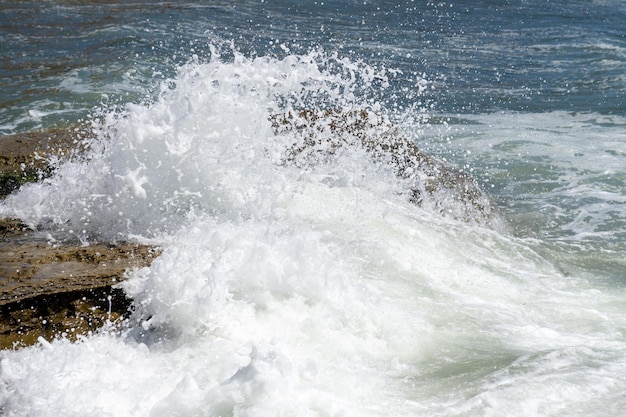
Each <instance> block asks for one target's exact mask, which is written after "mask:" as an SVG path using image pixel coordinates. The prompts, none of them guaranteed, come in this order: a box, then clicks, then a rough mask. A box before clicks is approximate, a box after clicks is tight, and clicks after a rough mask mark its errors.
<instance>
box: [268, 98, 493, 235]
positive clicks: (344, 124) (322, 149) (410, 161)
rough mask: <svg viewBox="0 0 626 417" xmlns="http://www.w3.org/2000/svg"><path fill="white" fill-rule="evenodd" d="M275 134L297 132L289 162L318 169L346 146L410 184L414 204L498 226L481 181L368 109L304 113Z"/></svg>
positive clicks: (276, 121)
mask: <svg viewBox="0 0 626 417" xmlns="http://www.w3.org/2000/svg"><path fill="white" fill-rule="evenodd" d="M271 122H272V126H273V128H274V131H275V133H276V134H278V135H279V134H282V133H285V132H295V133H296V135H297V136H299V141H298V142H297V143H294V144H293V146H292V147H291V148H289V149H288V150H287V152H286V154H285V159H284V161H285V163H293V164H295V165H297V166H305V165H308V164H317V163H319V162H320V161H323V160H326V159H327V157H328V156H329V155H333V154H335V153H337V152H339V151H341V150H342V149H343V148H345V147H359V148H361V149H363V150H364V151H365V152H366V153H367V155H369V157H370V158H372V160H373V161H374V162H375V163H378V164H384V165H387V166H388V167H390V168H391V170H392V171H393V172H394V173H395V175H396V176H397V177H398V178H399V179H400V180H402V181H403V182H404V183H405V184H407V194H408V196H409V199H410V200H411V201H412V202H413V203H415V204H417V205H426V204H429V205H431V206H433V207H434V208H435V209H436V210H439V211H440V212H441V213H442V214H444V215H449V216H452V217H454V218H456V219H458V220H463V221H466V222H473V223H479V224H485V225H490V224H491V223H492V222H496V221H497V216H496V215H495V212H494V208H493V206H492V204H491V200H490V198H489V196H488V195H487V193H486V192H485V191H484V190H483V189H482V188H481V186H480V185H479V184H478V182H477V181H476V179H475V178H474V177H473V176H472V175H470V174H468V173H466V172H464V171H462V170H460V169H458V168H456V167H454V166H453V165H452V164H449V163H447V162H445V161H442V160H439V159H437V158H434V157H432V156H430V155H428V154H426V153H424V152H422V151H421V150H420V149H419V148H418V147H417V145H416V144H415V143H413V142H412V141H411V140H410V139H408V138H407V136H406V135H405V134H403V132H402V130H401V129H399V128H398V127H396V126H394V125H393V124H392V123H391V122H390V121H389V120H387V119H385V118H384V117H382V116H381V115H379V114H376V113H374V112H371V111H366V110H353V111H341V110H333V109H331V110H320V111H312V110H302V111H299V112H287V113H283V114H276V115H273V116H272V117H271Z"/></svg>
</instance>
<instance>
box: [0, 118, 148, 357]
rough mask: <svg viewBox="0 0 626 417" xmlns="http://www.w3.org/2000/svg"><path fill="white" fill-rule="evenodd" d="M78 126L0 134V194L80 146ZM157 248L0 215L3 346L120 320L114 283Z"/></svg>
mask: <svg viewBox="0 0 626 417" xmlns="http://www.w3.org/2000/svg"><path fill="white" fill-rule="evenodd" d="M80 132H81V131H80V130H75V129H72V130H54V131H50V132H34V133H28V134H24V135H10V136H4V137H0V198H3V197H4V196H6V194H8V193H9V192H11V191H13V190H15V189H16V188H18V187H19V186H20V185H21V184H23V183H24V182H28V181H33V180H37V179H40V178H43V177H45V176H47V175H49V174H50V172H51V168H50V167H49V166H48V165H47V162H46V161H47V160H49V159H50V157H53V158H54V157H58V158H61V157H67V156H70V155H71V154H72V153H74V152H75V151H76V150H77V149H80V146H81V145H80V138H81V133H80ZM157 254H158V251H157V250H156V249H154V248H152V247H149V246H143V245H138V244H135V243H118V244H115V245H111V244H90V245H89V246H83V245H81V243H80V242H73V241H71V240H70V241H55V240H51V239H49V236H47V234H46V233H44V232H41V231H37V230H32V229H30V228H29V227H27V226H26V225H25V224H23V223H22V222H21V221H20V220H19V219H0V349H11V348H13V349H14V348H19V347H23V346H28V345H32V344H34V343H36V342H37V340H38V339H39V338H40V337H43V338H44V339H46V340H52V339H54V338H56V337H67V338H69V339H76V338H78V337H79V336H80V335H86V334H88V333H89V332H93V331H95V330H96V329H98V328H100V327H102V326H103V325H104V324H105V323H107V322H117V321H119V320H121V319H123V318H124V317H125V316H127V315H128V313H129V308H130V305H131V303H130V300H128V299H127V298H126V296H125V295H124V293H123V291H122V290H120V289H118V288H115V284H117V283H119V282H120V281H122V280H123V279H124V278H125V272H126V271H127V270H128V269H130V268H136V267H141V266H147V265H149V264H150V263H151V261H152V259H154V258H155V257H156V256H157Z"/></svg>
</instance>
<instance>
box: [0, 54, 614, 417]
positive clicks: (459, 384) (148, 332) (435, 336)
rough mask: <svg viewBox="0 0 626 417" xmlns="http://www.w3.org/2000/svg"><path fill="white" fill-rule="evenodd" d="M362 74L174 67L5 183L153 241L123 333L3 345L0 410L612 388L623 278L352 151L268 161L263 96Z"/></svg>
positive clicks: (113, 411)
mask: <svg viewBox="0 0 626 417" xmlns="http://www.w3.org/2000/svg"><path fill="white" fill-rule="evenodd" d="M331 64H332V65H331ZM333 65H336V67H335V69H332V68H331V67H332V66H333ZM337 68H338V69H337ZM372 77H383V78H384V74H380V73H377V72H376V71H374V70H373V69H371V68H369V67H367V66H365V65H363V64H359V65H357V64H354V63H352V62H350V61H346V60H344V61H341V60H336V59H334V58H333V57H326V56H324V55H323V54H319V53H312V54H310V55H307V56H292V57H288V58H286V59H284V60H275V59H270V58H258V59H248V58H245V57H243V56H241V55H239V54H238V53H235V58H234V60H233V61H227V62H225V61H222V60H219V59H213V60H212V61H211V62H208V63H204V64H198V63H192V64H189V65H187V66H185V67H183V68H181V70H180V73H179V75H178V77H177V78H176V79H175V80H172V81H171V83H169V84H167V88H164V91H163V93H162V95H161V96H160V98H159V99H158V100H157V101H156V102H155V103H153V104H150V105H143V106H141V105H129V106H127V108H126V109H125V110H124V111H123V112H122V113H121V114H120V113H113V114H108V115H107V117H106V119H105V120H104V121H103V123H102V125H101V126H100V128H99V132H100V135H101V136H100V141H99V142H96V143H93V144H92V147H93V153H92V154H91V155H90V156H89V157H88V158H86V159H85V160H83V161H76V162H71V163H67V164H65V165H63V166H61V167H60V168H59V170H58V173H57V175H56V176H55V177H53V178H51V179H50V180H48V181H46V182H45V183H44V184H38V185H31V186H28V187H25V188H24V189H23V190H22V191H21V192H20V193H18V194H17V195H14V196H12V197H10V198H9V199H8V200H7V201H6V202H4V203H3V204H2V206H1V208H0V210H1V213H2V214H13V215H18V216H20V217H22V218H24V219H26V220H28V221H31V222H33V223H42V222H45V220H46V219H50V220H52V221H53V222H54V223H55V224H57V226H56V227H66V228H72V229H75V230H85V231H86V232H85V238H87V239H93V238H98V239H113V240H115V239H132V238H134V239H140V240H150V241H153V242H158V243H159V244H160V245H162V247H163V253H162V254H161V255H160V256H159V257H158V258H157V259H156V260H155V261H154V262H153V264H152V265H151V267H150V268H144V269H140V270H137V271H131V272H129V277H130V279H129V280H128V281H126V282H125V283H124V284H123V288H124V289H125V290H126V292H127V293H128V294H129V295H131V296H132V297H133V298H134V301H135V305H136V312H135V313H134V315H133V316H132V317H131V318H130V319H129V322H128V324H127V327H126V328H125V329H124V330H123V331H122V332H121V333H118V332H117V331H116V330H115V329H110V330H104V331H102V332H100V333H98V334H95V335H91V336H89V337H86V338H84V339H83V340H81V341H80V342H78V343H70V342H68V341H66V340H55V341H43V342H42V343H41V344H40V345H38V346H34V347H30V348H26V349H21V350H19V351H2V352H0V410H2V412H3V413H4V415H7V416H58V415H81V416H96V415H97V416H107V415H111V416H126V415H127V416H176V415H179V416H191V415H198V416H200V415H202V416H219V415H221V416H224V415H229V416H266V415H267V416H270V415H272V416H275V415H284V416H340V415H341V416H351V415H354V416H380V415H388V416H416V415H424V416H432V415H519V416H528V415H550V414H557V413H560V412H563V413H566V414H580V415H603V416H604V415H607V408H605V407H600V405H606V404H616V403H617V404H619V403H620V401H621V403H622V404H623V402H624V401H623V392H624V388H625V384H624V381H623V379H622V378H621V377H620V375H623V374H624V372H626V361H624V359H623V358H624V357H625V355H624V352H626V344H625V343H624V338H623V330H624V328H626V317H625V316H624V314H623V308H622V306H623V302H624V301H625V300H624V294H623V293H621V292H611V291H608V290H606V289H597V288H594V285H593V283H590V282H588V281H587V280H585V279H583V277H579V276H566V275H565V274H563V273H562V272H561V270H560V269H559V267H558V266H557V265H555V264H553V263H552V262H548V261H547V260H546V259H544V258H542V257H541V256H540V255H539V254H538V253H537V252H536V251H535V250H533V249H532V245H529V244H528V241H525V240H521V239H516V238H513V237H510V236H506V235H502V234H500V233H499V232H497V231H493V230H489V229H487V228H481V227H477V226H473V225H470V224H465V223H460V222H457V221H454V220H452V219H450V218H447V217H442V216H441V215H440V214H439V213H436V212H433V211H429V210H427V209H425V208H419V207H416V206H414V205H413V204H411V203H410V202H409V201H407V200H406V198H404V197H403V196H402V195H401V194H400V193H399V192H398V191H399V188H398V187H399V186H397V185H394V177H393V175H391V174H389V173H387V172H385V171H384V170H381V169H380V167H376V166H374V165H373V164H372V163H371V162H370V161H369V160H368V159H367V158H364V157H363V155H361V154H359V153H358V152H355V153H347V154H344V155H339V156H337V158H338V159H337V160H335V161H328V163H322V164H320V165H318V166H314V167H307V168H305V169H298V168H296V167H291V166H288V165H283V164H281V163H280V160H281V157H282V151H283V150H284V149H285V147H286V146H288V145H290V144H291V142H292V141H293V140H294V138H293V137H289V136H288V135H284V136H280V135H279V136H276V135H274V132H273V130H272V127H271V124H270V122H269V120H268V116H269V114H270V113H271V112H275V111H279V110H283V111H284V110H285V109H288V108H289V107H292V106H294V107H297V106H298V105H302V104H310V103H311V100H313V99H315V98H320V99H323V100H324V102H325V103H326V104H327V105H330V106H341V107H342V108H350V107H351V106H359V105H368V106H369V105H371V103H363V102H362V101H361V100H360V99H359V96H358V95H357V94H353V93H351V91H355V90H356V89H358V88H361V86H362V85H363V84H362V83H363V81H364V80H365V81H367V80H368V79H371V78H372ZM351 83H352V84H351ZM315 96H317V97H315ZM278 103H281V104H280V105H279V104H278ZM377 110H384V109H380V108H378V109H377ZM595 405H597V407H592V406H595ZM579 410H584V411H585V412H584V413H582V412H580V411H579ZM618 411H619V410H618V409H617V408H615V409H614V410H611V409H610V408H609V409H608V414H609V415H615V416H617V415H619V412H618Z"/></svg>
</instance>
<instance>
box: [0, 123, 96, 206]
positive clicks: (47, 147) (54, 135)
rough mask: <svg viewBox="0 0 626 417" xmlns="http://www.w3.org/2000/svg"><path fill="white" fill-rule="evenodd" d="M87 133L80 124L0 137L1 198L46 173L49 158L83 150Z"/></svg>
mask: <svg viewBox="0 0 626 417" xmlns="http://www.w3.org/2000/svg"><path fill="white" fill-rule="evenodd" d="M90 136H92V134H91V133H90V132H89V130H87V129H85V128H80V127H76V128H71V129H52V130H49V131H34V132H28V133H20V134H15V135H4V136H0V198H1V197H4V196H6V195H8V194H10V193H11V192H13V191H15V190H16V189H17V188H19V187H20V186H21V185H22V184H24V183H26V182H32V181H37V180H41V179H42V178H45V177H47V176H49V175H50V174H51V172H52V170H53V167H52V166H51V164H50V161H51V160H62V159H64V158H70V157H72V156H73V155H76V154H79V153H80V152H82V151H84V147H85V145H84V143H85V142H84V139H85V138H87V137H90Z"/></svg>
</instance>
